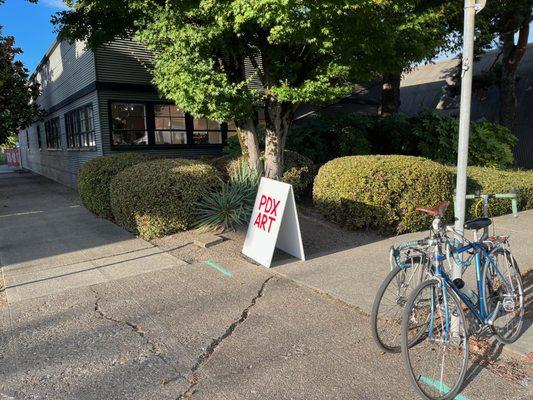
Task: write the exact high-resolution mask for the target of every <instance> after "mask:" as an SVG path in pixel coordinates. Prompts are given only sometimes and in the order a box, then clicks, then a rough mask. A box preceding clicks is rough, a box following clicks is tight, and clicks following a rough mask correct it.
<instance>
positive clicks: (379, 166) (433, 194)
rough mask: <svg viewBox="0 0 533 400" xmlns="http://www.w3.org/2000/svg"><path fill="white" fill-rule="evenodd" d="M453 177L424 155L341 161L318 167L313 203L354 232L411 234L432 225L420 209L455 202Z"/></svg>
mask: <svg viewBox="0 0 533 400" xmlns="http://www.w3.org/2000/svg"><path fill="white" fill-rule="evenodd" d="M453 178H454V176H453V173H452V172H451V171H449V169H447V168H446V167H445V166H443V165H441V164H438V163H436V162H433V161H431V160H428V159H425V158H421V157H413V156H394V155H393V156H351V157H342V158H337V159H335V160H332V161H330V162H328V163H327V164H325V165H324V166H323V167H322V168H320V170H319V172H318V175H317V177H316V179H315V183H314V188H313V201H314V203H315V206H316V207H317V208H318V210H319V211H320V212H321V213H322V214H323V215H324V216H325V217H326V218H327V219H329V220H331V221H333V222H337V223H340V224H341V225H344V226H346V227H348V228H350V229H360V228H373V229H376V230H378V231H379V232H381V233H387V234H390V233H404V232H413V231H417V230H420V229H426V228H427V227H428V218H427V217H426V216H425V215H424V214H422V213H420V212H417V211H416V210H415V209H416V207H422V206H424V207H426V206H434V205H435V204H437V203H438V202H440V201H442V200H445V199H451V198H452V195H453V187H454V184H453V181H454V180H453ZM449 213H450V215H451V209H450V211H449Z"/></svg>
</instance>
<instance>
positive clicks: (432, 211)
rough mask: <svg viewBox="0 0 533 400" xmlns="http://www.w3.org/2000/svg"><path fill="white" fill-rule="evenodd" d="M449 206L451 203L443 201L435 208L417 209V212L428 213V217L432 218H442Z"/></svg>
mask: <svg viewBox="0 0 533 400" xmlns="http://www.w3.org/2000/svg"><path fill="white" fill-rule="evenodd" d="M449 205H450V202H449V201H441V202H440V203H439V204H437V205H436V206H435V207H433V208H417V209H416V211H420V212H423V213H426V214H427V215H431V216H432V217H442V216H443V215H444V213H445V212H446V210H447V209H448V206H449Z"/></svg>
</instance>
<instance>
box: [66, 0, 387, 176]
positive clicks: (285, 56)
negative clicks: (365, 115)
mask: <svg viewBox="0 0 533 400" xmlns="http://www.w3.org/2000/svg"><path fill="white" fill-rule="evenodd" d="M381 3H382V1H381V0H379V1H378V0H352V1H345V0H323V1H313V0H256V1H248V0H231V1H229V0H228V1H213V0H197V1H193V0H189V1H178V0H166V1H164V0H159V1H155V0H133V1H129V2H127V3H126V2H122V1H116V0H115V1H113V0H79V1H76V2H73V3H72V6H73V7H74V9H73V10H70V11H65V12H63V13H60V14H59V15H58V16H57V17H56V20H55V22H56V23H58V24H59V25H60V27H61V29H62V31H63V32H64V34H65V35H66V36H68V37H70V38H75V39H76V38H77V39H80V38H83V39H88V41H89V44H90V45H92V46H97V45H100V44H102V43H104V42H106V41H108V40H110V39H112V38H113V37H114V36H117V35H122V36H127V35H131V34H134V35H135V38H136V39H137V40H139V41H141V42H142V43H144V44H146V45H147V46H148V47H149V48H150V49H151V50H152V52H153V54H154V62H155V64H154V69H153V74H154V77H155V78H154V82H155V83H156V85H157V86H158V88H159V89H160V91H161V93H162V94H163V95H164V96H166V97H167V98H169V99H171V100H173V101H175V102H176V103H177V104H179V105H180V106H181V107H183V108H184V109H185V110H187V111H189V112H191V113H192V114H194V115H203V116H207V117H210V118H213V119H216V120H220V121H221V120H235V121H236V124H237V127H238V128H239V132H240V138H241V141H242V142H243V144H244V147H245V148H246V149H247V155H248V156H249V158H250V162H251V164H252V166H254V167H256V166H257V164H258V162H259V149H258V140H257V134H256V124H255V123H254V118H253V117H254V115H255V114H256V112H258V111H259V110H266V113H265V114H266V118H265V119H266V121H265V122H266V130H265V131H266V132H265V137H266V139H265V142H266V149H265V171H266V175H267V176H269V177H274V178H279V177H280V176H281V173H282V166H283V148H284V146H285V141H286V137H287V133H288V129H289V127H290V124H291V123H292V119H293V115H294V111H295V108H296V107H297V106H298V105H299V104H301V103H325V102H332V101H334V100H335V99H337V98H338V97H340V96H343V95H345V94H348V93H350V91H351V81H353V80H354V79H361V80H362V79H369V78H370V77H371V76H372V73H373V72H374V71H375V70H376V64H380V63H381V62H382V61H383V59H386V58H387V57H388V54H384V53H383V51H384V50H383V49H379V47H378V46H376V45H375V44H376V43H378V42H379V41H380V39H382V37H383V36H382V35H383V32H382V30H381V29H382V26H381V24H380V23H379V22H380V16H379V15H378V14H376V11H375V10H376V7H378V8H379V7H380V4H381ZM245 64H247V67H246V68H245Z"/></svg>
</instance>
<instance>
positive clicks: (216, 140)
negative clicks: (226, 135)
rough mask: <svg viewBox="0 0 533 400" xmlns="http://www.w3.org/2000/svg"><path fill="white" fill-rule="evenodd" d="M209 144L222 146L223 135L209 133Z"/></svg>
mask: <svg viewBox="0 0 533 400" xmlns="http://www.w3.org/2000/svg"><path fill="white" fill-rule="evenodd" d="M209 144H222V134H221V133H220V132H209Z"/></svg>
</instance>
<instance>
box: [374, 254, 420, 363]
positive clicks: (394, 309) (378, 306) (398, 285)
mask: <svg viewBox="0 0 533 400" xmlns="http://www.w3.org/2000/svg"><path fill="white" fill-rule="evenodd" d="M407 262H408V263H409V264H410V265H411V266H410V267H409V268H398V267H396V268H394V269H393V270H392V271H391V272H390V273H389V274H388V275H387V277H386V278H385V280H384V281H383V283H382V284H381V286H380V287H379V289H378V291H377V293H376V297H375V299H374V304H373V305H372V313H371V314H370V325H371V328H372V337H373V338H374V341H375V342H376V344H377V345H378V346H379V348H380V349H382V350H384V351H386V352H389V353H399V352H400V337H401V333H402V330H401V328H402V313H403V308H404V306H405V303H406V302H407V298H408V297H409V294H410V293H411V292H412V290H413V289H414V288H415V287H417V286H418V285H419V284H420V282H422V281H423V279H424V278H425V275H426V272H427V271H426V265H425V262H424V257H421V256H416V257H412V258H410V259H409V260H408V261H407Z"/></svg>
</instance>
